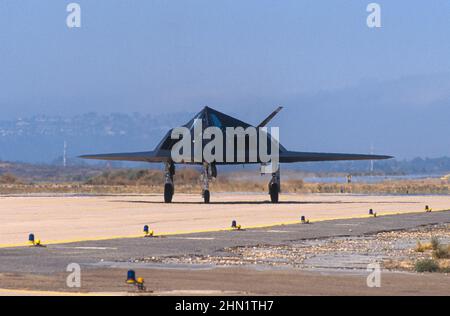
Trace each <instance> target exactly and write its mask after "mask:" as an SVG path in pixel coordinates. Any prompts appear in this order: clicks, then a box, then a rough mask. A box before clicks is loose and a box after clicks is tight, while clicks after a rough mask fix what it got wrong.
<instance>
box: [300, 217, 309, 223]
mask: <svg viewBox="0 0 450 316" xmlns="http://www.w3.org/2000/svg"><path fill="white" fill-rule="evenodd" d="M300 221H301V222H302V224H309V219H306V217H305V216H304V215H302V216H301V217H300Z"/></svg>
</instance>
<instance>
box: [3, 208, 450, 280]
mask: <svg viewBox="0 0 450 316" xmlns="http://www.w3.org/2000/svg"><path fill="white" fill-rule="evenodd" d="M439 223H450V211H441V212H432V213H424V212H423V213H410V214H402V215H388V216H382V217H376V218H373V217H369V216H368V217H367V218H358V219H345V220H333V221H323V222H317V223H311V224H292V225H283V226H274V227H270V228H264V229H250V230H245V227H244V229H243V230H239V231H237V230H236V231H218V232H205V233H195V234H186V235H176V236H166V237H153V238H144V237H142V238H125V239H111V240H102V241H85V242H77V243H70V244H60V245H49V246H47V247H18V248H4V249H0V273H37V274H53V273H58V272H64V271H66V267H67V265H68V264H69V263H78V264H80V265H81V266H82V268H83V269H86V268H99V267H122V268H125V267H126V266H127V264H128V265H131V264H132V263H133V259H134V258H148V257H162V256H165V257H166V256H169V257H170V256H174V257H176V256H181V255H216V256H217V255H223V256H227V255H229V253H228V252H226V251H224V248H228V247H237V246H257V245H262V244H265V245H289V244H294V243H296V242H297V241H300V240H306V239H318V238H328V237H342V236H361V235H368V234H374V233H378V232H383V231H393V230H404V229H411V228H415V227H419V226H424V225H432V224H439ZM148 265H149V267H151V264H148Z"/></svg>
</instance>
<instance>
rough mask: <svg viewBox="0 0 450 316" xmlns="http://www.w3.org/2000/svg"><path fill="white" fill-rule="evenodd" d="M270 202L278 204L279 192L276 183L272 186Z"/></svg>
mask: <svg viewBox="0 0 450 316" xmlns="http://www.w3.org/2000/svg"><path fill="white" fill-rule="evenodd" d="M269 193H270V201H271V202H272V203H278V198H279V192H278V185H277V184H276V183H272V184H271V185H270V192H269Z"/></svg>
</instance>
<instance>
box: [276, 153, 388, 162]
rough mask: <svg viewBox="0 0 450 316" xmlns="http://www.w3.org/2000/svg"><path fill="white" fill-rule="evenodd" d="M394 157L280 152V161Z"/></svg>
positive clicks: (384, 157)
mask: <svg viewBox="0 0 450 316" xmlns="http://www.w3.org/2000/svg"><path fill="white" fill-rule="evenodd" d="M390 158H394V157H391V156H382V155H360V154H339V153H314V152H298V151H282V152H280V162H287V163H288V162H307V161H339V160H381V159H390Z"/></svg>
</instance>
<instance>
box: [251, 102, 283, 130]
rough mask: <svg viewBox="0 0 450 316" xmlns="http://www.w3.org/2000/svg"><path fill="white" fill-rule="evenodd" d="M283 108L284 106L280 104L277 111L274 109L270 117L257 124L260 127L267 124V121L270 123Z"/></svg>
mask: <svg viewBox="0 0 450 316" xmlns="http://www.w3.org/2000/svg"><path fill="white" fill-rule="evenodd" d="M282 109H283V107H282V106H279V107H278V108H277V109H276V110H275V111H273V112H272V113H271V114H270V115H269V116H268V117H266V119H265V120H264V121H262V122H261V123H259V125H258V126H257V127H258V128H259V127H264V126H266V125H267V123H269V122H270V121H271V120H272V119H273V118H274V117H275V115H277V114H278V112H280V111H281V110H282Z"/></svg>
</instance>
